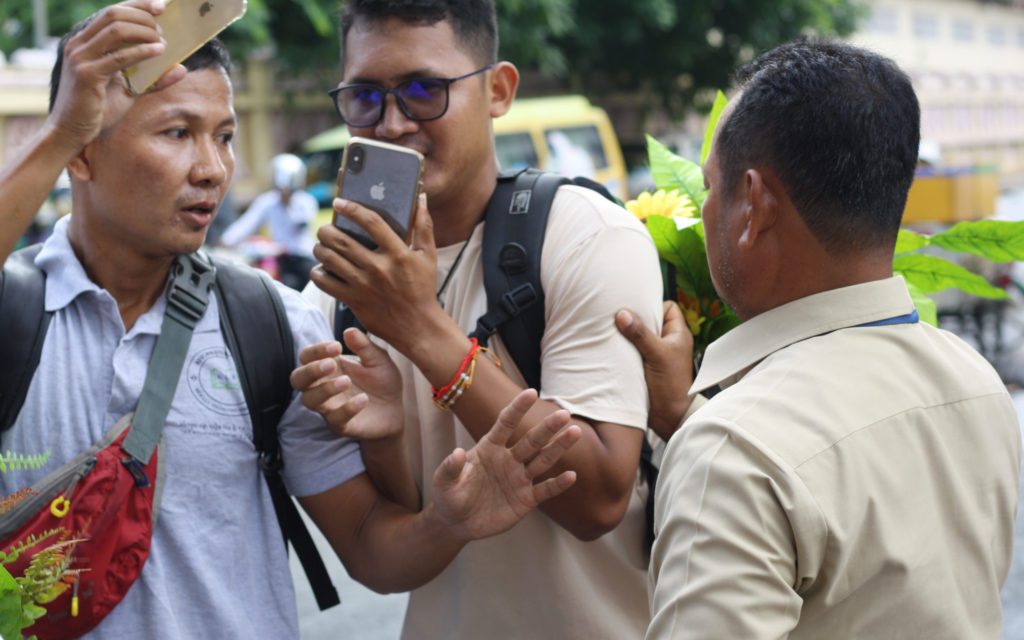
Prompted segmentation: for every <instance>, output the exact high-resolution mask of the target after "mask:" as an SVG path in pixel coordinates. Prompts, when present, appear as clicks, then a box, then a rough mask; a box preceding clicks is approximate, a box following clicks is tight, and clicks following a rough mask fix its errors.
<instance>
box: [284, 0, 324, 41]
mask: <svg viewBox="0 0 1024 640" xmlns="http://www.w3.org/2000/svg"><path fill="white" fill-rule="evenodd" d="M293 1H294V2H295V4H297V5H299V6H300V7H302V12H303V13H305V14H306V19H307V20H309V23H310V24H312V25H313V29H314V30H316V32H317V35H319V36H321V37H325V36H329V35H331V33H332V31H333V30H334V23H333V22H332V21H331V17H330V15H328V13H327V11H326V10H324V8H323V7H322V6H321V4H322V3H320V2H317V0H293Z"/></svg>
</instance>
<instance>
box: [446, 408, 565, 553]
mask: <svg viewBox="0 0 1024 640" xmlns="http://www.w3.org/2000/svg"><path fill="white" fill-rule="evenodd" d="M536 401H537V393H536V392H535V391H533V390H532V389H527V390H526V391H523V392H522V393H520V394H519V395H518V396H516V398H515V399H514V400H513V401H512V403H511V404H509V405H508V406H507V407H505V408H504V409H503V410H502V411H501V413H500V414H499V415H498V420H497V422H495V424H494V426H493V427H492V428H491V430H490V431H489V432H487V434H486V435H485V436H484V437H483V438H482V439H481V440H480V441H479V442H478V443H477V445H476V446H475V447H473V448H472V449H470V450H469V451H464V450H463V449H456V450H455V451H453V452H452V453H451V455H449V456H448V457H447V458H446V459H445V460H444V462H442V463H441V465H440V466H439V467H438V468H437V471H436V472H435V473H434V508H435V510H436V512H437V514H438V515H439V516H440V517H441V518H442V520H444V522H445V523H446V524H447V525H448V526H450V527H451V528H452V531H453V533H455V534H456V535H457V536H458V537H460V538H463V539H465V540H476V539H479V538H486V537H488V536H493V535H497V534H499V533H502V532H503V531H507V530H508V529H511V528H512V527H513V526H514V525H515V524H516V523H518V522H519V521H520V520H522V519H523V518H524V517H525V516H526V514H528V513H529V512H530V511H531V510H532V509H533V508H534V507H536V506H537V505H538V504H540V503H541V502H544V501H545V500H548V499H550V498H553V497H555V496H557V495H559V494H561V493H562V492H564V491H565V490H567V489H568V488H569V487H571V486H572V485H573V483H574V482H575V481H576V474H575V472H573V471H564V472H562V473H560V474H559V475H557V476H555V477H553V478H548V479H546V480H542V481H539V482H538V481H537V478H538V477H540V476H541V475H543V474H544V473H546V472H547V471H548V470H550V469H551V467H552V466H554V464H555V463H556V462H557V461H558V460H559V459H560V458H561V457H562V455H563V454H564V453H565V452H566V451H568V449H569V448H570V447H571V446H572V445H573V444H575V443H576V441H577V440H579V438H580V436H581V435H582V433H581V431H580V429H579V427H577V426H575V425H569V426H566V425H567V424H568V423H569V413H568V412H566V411H556V412H555V413H553V414H551V415H549V416H548V417H547V418H545V419H544V421H543V422H541V424H539V425H537V426H536V427H534V428H533V429H531V430H530V431H528V432H527V433H526V434H525V435H524V436H523V437H522V438H520V439H519V441H518V442H516V443H515V444H513V445H511V446H509V444H508V442H509V439H510V438H511V436H512V434H513V433H515V431H516V429H517V428H518V427H519V423H520V421H521V420H522V419H523V416H525V415H526V412H527V411H529V409H530V407H532V406H533V404H534V402H536Z"/></svg>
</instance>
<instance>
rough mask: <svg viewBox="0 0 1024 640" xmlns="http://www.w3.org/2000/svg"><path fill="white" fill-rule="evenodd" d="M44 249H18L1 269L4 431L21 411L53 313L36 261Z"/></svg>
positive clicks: (0, 425) (0, 422)
mask: <svg viewBox="0 0 1024 640" xmlns="http://www.w3.org/2000/svg"><path fill="white" fill-rule="evenodd" d="M40 249H42V245H40V244H36V245H32V246H30V247H26V248H24V249H20V250H18V251H15V252H14V253H13V254H11V256H10V257H9V258H8V259H7V262H6V263H5V264H4V268H3V271H2V273H0V336H2V337H3V339H0V362H3V363H4V366H3V367H0V433H2V432H4V431H7V430H8V429H10V428H11V426H13V425H14V421H15V420H17V418H18V414H19V413H20V412H21V406H22V405H23V404H24V403H25V396H26V395H28V388H29V385H30V384H31V383H32V376H33V374H34V373H35V371H36V368H37V367H38V366H39V358H40V355H41V354H42V351H43V341H44V340H45V338H46V330H47V329H48V328H49V326H50V318H51V317H52V316H53V313H52V312H49V311H47V310H46V272H45V271H43V270H42V269H40V268H39V267H37V266H36V264H35V258H36V256H37V255H38V254H39V250H40Z"/></svg>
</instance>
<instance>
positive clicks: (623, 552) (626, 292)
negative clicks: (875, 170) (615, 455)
mask: <svg viewBox="0 0 1024 640" xmlns="http://www.w3.org/2000/svg"><path fill="white" fill-rule="evenodd" d="M482 239H483V224H480V225H478V226H477V227H476V229H475V230H474V232H473V234H472V236H471V237H470V239H469V241H468V242H469V244H468V245H467V246H466V250H465V254H464V255H463V257H462V259H461V261H460V263H459V265H458V266H457V267H456V271H455V273H453V274H452V277H451V280H450V281H449V283H448V285H447V287H446V288H445V291H444V292H443V295H442V303H443V305H444V308H445V310H446V311H447V313H448V314H449V315H450V316H451V317H452V318H454V319H455V320H456V321H457V322H458V323H459V325H460V326H461V327H462V328H463V329H464V330H465V331H466V333H467V334H468V333H469V332H470V331H472V330H473V329H474V328H475V326H476V321H477V319H478V318H479V317H480V316H481V315H482V314H483V313H484V312H485V311H486V309H487V300H486V294H485V292H484V286H483V265H482V263H481V242H482ZM461 249H462V245H461V244H458V245H453V246H449V247H444V248H441V249H439V250H438V274H437V283H438V287H440V286H441V283H442V282H443V280H444V279H445V277H446V276H447V275H448V271H449V270H450V268H451V265H452V263H453V262H454V261H455V258H456V256H457V255H458V253H459V251H460V250H461ZM541 283H542V285H543V288H544V294H545V319H546V327H545V333H544V338H543V340H542V343H541V361H542V373H541V378H542V381H543V382H542V385H543V388H542V389H541V390H540V395H541V397H542V398H545V399H548V400H551V401H553V402H555V403H557V404H558V405H559V406H561V407H562V408H564V409H567V410H569V411H570V412H572V413H573V414H575V415H579V416H582V417H585V418H589V419H590V420H594V421H604V422H612V423H616V424H622V425H626V426H628V427H635V428H638V429H644V428H646V424H647V389H646V386H645V383H644V376H643V365H642V363H641V360H640V357H639V356H638V354H637V352H636V350H635V349H634V348H633V347H632V345H630V344H629V343H628V342H627V341H626V340H625V339H624V338H623V337H622V336H621V335H619V333H618V331H617V330H616V328H615V324H614V315H615V312H616V311H618V310H619V309H621V308H623V307H626V308H630V309H632V310H634V311H636V312H637V313H638V315H639V317H640V318H641V319H642V320H643V322H645V323H646V324H647V325H648V326H649V327H652V328H654V329H655V330H657V331H659V332H660V329H661V302H660V300H661V290H662V285H661V275H660V270H659V267H658V261H657V252H656V250H655V248H654V244H653V242H652V241H651V239H650V236H648V234H647V232H646V231H645V230H644V228H643V227H642V225H641V224H640V223H639V222H638V221H637V220H636V219H635V218H633V217H632V216H630V215H629V214H628V213H626V212H625V211H624V210H623V209H621V208H620V207H617V206H615V205H614V204H612V203H610V202H608V201H607V200H605V199H604V198H602V197H601V196H599V195H597V194H595V193H594V192H592V191H590V190H588V189H583V188H579V187H572V186H569V187H562V188H560V189H559V191H558V193H557V195H556V197H555V199H554V202H553V204H552V207H551V212H550V216H549V219H548V229H547V233H546V235H545V242H544V250H543V253H542V258H541ZM306 294H307V296H310V297H311V299H314V301H315V302H316V303H317V304H318V305H319V306H320V307H321V308H322V309H323V310H324V312H325V313H326V314H327V315H328V317H329V318H330V319H331V320H332V321H333V313H334V312H333V300H332V299H331V298H329V297H328V296H327V295H326V294H323V293H322V292H320V291H319V290H315V289H313V290H309V289H307V292H306ZM412 321H414V319H410V322H412ZM491 346H492V347H493V348H494V350H495V351H496V353H497V355H498V356H499V357H500V359H501V362H502V363H503V369H504V370H505V372H506V373H507V374H508V375H509V376H510V377H511V378H513V379H514V380H515V381H516V382H517V383H519V384H520V385H522V386H525V383H524V382H523V380H522V377H521V375H520V374H519V372H518V370H516V368H515V364H514V362H513V360H512V358H511V357H510V356H509V354H508V353H507V351H506V350H505V347H504V345H503V344H502V343H501V338H500V337H499V336H497V335H496V336H495V337H494V338H492V340H491ZM389 352H390V354H391V356H392V358H394V360H395V362H396V363H397V364H398V367H399V369H400V370H401V372H402V379H403V383H404V401H405V412H406V429H407V431H406V442H407V445H408V447H409V454H410V455H409V458H410V463H411V464H412V466H413V473H414V477H415V478H416V479H417V481H418V483H419V485H420V488H421V490H422V491H423V493H424V500H425V502H429V501H430V500H431V498H432V497H431V492H430V490H431V476H432V474H433V472H434V470H435V469H436V468H437V466H438V465H439V464H440V463H441V461H442V460H443V459H444V458H445V457H446V456H447V455H448V454H450V453H451V451H452V450H453V449H454V448H455V447H463V448H469V447H472V446H473V445H474V440H473V438H472V437H471V436H470V435H469V433H468V432H467V431H466V430H465V429H464V428H463V427H462V425H461V424H459V422H458V420H457V419H456V418H455V416H454V415H453V414H451V413H448V412H442V411H440V410H438V409H437V408H436V407H435V406H434V405H433V403H432V402H431V392H430V384H429V383H428V382H427V381H426V379H425V378H424V377H423V376H422V375H421V374H420V373H419V371H418V370H416V368H415V367H414V366H413V365H412V363H411V362H409V361H408V360H407V359H406V358H405V357H403V356H402V355H401V354H399V353H397V352H396V351H394V350H393V349H390V348H389ZM637 477H638V480H637V484H636V486H635V489H634V492H633V496H632V497H631V501H630V504H629V507H628V510H627V512H626V515H625V517H624V518H623V521H622V523H621V524H620V525H619V526H618V527H617V528H616V529H615V530H614V531H612V532H610V533H608V534H607V535H605V536H603V537H601V538H600V539H598V540H596V541H593V542H581V541H580V540H578V539H576V538H575V537H573V536H572V534H570V533H569V532H568V531H566V530H564V529H562V528H561V527H559V526H558V525H557V524H555V522H554V521H552V520H551V519H550V518H549V517H548V516H546V515H545V514H544V513H542V512H540V511H535V512H533V513H532V514H530V515H529V516H527V517H526V519H524V520H523V521H522V522H521V523H519V524H518V525H516V526H515V527H514V528H513V529H511V530H510V531H508V532H506V533H504V534H502V535H500V536H496V537H493V538H490V539H487V540H481V541H477V542H473V543H471V544H469V545H468V546H467V547H466V548H464V549H463V550H462V552H461V553H459V555H458V557H457V558H456V559H455V560H454V561H453V562H452V564H451V565H449V566H448V568H447V569H445V571H444V572H442V573H441V574H440V575H439V576H438V577H437V578H435V579H434V580H433V581H431V582H430V583H429V584H427V585H425V586H424V587H422V588H420V589H417V590H415V591H413V592H412V594H411V597H410V600H409V609H408V612H407V615H406V620H405V628H404V631H403V637H404V638H407V639H413V640H420V639H422V640H436V639H451V638H462V639H466V640H470V639H471V640H478V639H481V638H499V639H505V638H509V639H519V638H521V639H523V640H536V639H544V638H558V639H560V640H572V639H575V638H578V639H580V640H598V639H603V638H609V639H615V640H620V639H621V640H627V639H631V638H640V637H642V636H643V633H644V629H645V628H646V627H647V623H648V621H649V619H650V614H649V609H648V603H647V594H646V587H645V579H646V578H645V577H646V569H647V566H646V562H645V560H644V554H643V533H644V503H645V500H646V496H647V487H646V484H645V483H644V482H643V480H642V476H641V474H639V472H638V476H637Z"/></svg>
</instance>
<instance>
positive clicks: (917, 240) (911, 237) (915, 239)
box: [894, 229, 929, 255]
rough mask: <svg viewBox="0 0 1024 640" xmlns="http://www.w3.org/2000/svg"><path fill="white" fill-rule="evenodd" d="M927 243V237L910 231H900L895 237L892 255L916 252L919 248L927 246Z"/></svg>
mask: <svg viewBox="0 0 1024 640" xmlns="http://www.w3.org/2000/svg"><path fill="white" fill-rule="evenodd" d="M928 243H929V239H928V236H923V235H921V234H920V233H916V232H914V231H911V230H910V229H900V233H899V235H898V236H896V251H895V252H894V253H895V254H896V255H899V254H901V253H909V252H911V251H917V250H918V249H920V248H921V247H926V246H928Z"/></svg>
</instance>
